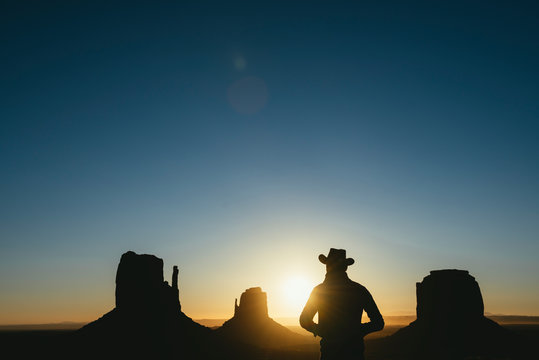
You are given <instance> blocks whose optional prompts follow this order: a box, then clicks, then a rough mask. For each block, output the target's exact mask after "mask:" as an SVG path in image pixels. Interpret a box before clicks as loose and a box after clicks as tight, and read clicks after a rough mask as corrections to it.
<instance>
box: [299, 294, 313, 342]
mask: <svg viewBox="0 0 539 360" xmlns="http://www.w3.org/2000/svg"><path fill="white" fill-rule="evenodd" d="M317 297H318V296H317V294H316V288H315V289H314V290H313V291H312V292H311V296H309V300H307V304H305V307H304V308H303V311H302V312H301V315H300V317H299V324H300V325H301V327H302V328H304V329H305V330H307V331H309V332H312V333H313V334H314V336H317V335H318V324H317V323H315V322H314V321H313V317H314V315H316V313H317V312H318V299H317Z"/></svg>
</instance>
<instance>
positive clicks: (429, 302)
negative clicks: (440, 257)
mask: <svg viewBox="0 0 539 360" xmlns="http://www.w3.org/2000/svg"><path fill="white" fill-rule="evenodd" d="M416 295H417V308H416V311H417V320H415V321H414V322H412V323H410V325H408V326H407V327H405V328H402V329H400V330H399V331H397V332H396V333H395V334H394V335H392V336H390V337H389V338H388V339H386V340H384V341H382V343H383V344H385V345H383V347H384V348H385V349H386V351H389V352H391V351H395V352H397V353H398V354H400V355H399V356H401V358H403V359H416V358H436V359H463V358H466V357H470V356H477V357H481V356H487V357H488V356H490V355H497V356H500V355H504V354H508V353H510V352H511V344H512V338H511V334H510V333H509V331H507V330H506V329H504V328H502V327H501V326H500V325H498V324H497V323H495V322H494V321H492V320H490V319H487V318H486V317H485V316H484V305H483V298H482V295H481V290H480V289H479V284H478V283H477V281H476V280H475V278H474V277H473V276H471V275H470V274H469V273H468V271H465V270H454V269H452V270H436V271H431V272H430V275H428V276H426V277H425V278H424V279H423V281H422V282H420V283H417V284H416Z"/></svg>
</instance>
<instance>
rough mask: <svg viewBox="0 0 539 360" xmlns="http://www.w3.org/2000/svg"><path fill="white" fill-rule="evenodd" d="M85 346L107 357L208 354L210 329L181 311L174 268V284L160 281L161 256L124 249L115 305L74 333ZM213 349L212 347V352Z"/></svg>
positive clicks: (119, 268)
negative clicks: (90, 345)
mask: <svg viewBox="0 0 539 360" xmlns="http://www.w3.org/2000/svg"><path fill="white" fill-rule="evenodd" d="M78 335H79V338H80V339H81V341H83V342H85V344H89V343H91V344H92V348H93V349H94V350H95V351H96V352H98V353H100V354H101V353H102V352H103V351H107V352H108V353H109V354H108V355H109V356H107V357H109V358H112V357H118V358H128V357H129V358H133V357H134V358H142V357H148V358H155V357H158V358H169V357H175V356H191V355H193V356H194V354H196V355H197V356H203V355H207V357H211V356H210V355H211V354H208V351H209V350H208V348H209V347H208V346H207V344H208V342H209V341H213V334H211V330H210V329H208V328H206V327H204V326H202V325H199V324H197V323H195V322H194V321H192V320H191V319H190V318H189V317H188V316H186V315H185V314H184V313H183V312H182V311H181V305H180V299H179V290H178V268H177V266H174V269H173V274H172V286H171V285H169V284H168V282H166V281H164V279H163V260H162V259H160V258H158V257H156V256H154V255H138V254H135V253H134V252H132V251H128V252H126V253H125V254H123V255H122V257H121V259H120V264H119V265H118V270H117V273H116V307H115V308H114V309H113V310H112V311H110V312H109V313H107V314H105V315H104V316H103V317H101V318H100V319H98V320H96V321H93V322H91V323H89V324H87V325H86V326H84V327H83V328H82V329H80V330H79V331H78ZM210 351H211V350H210Z"/></svg>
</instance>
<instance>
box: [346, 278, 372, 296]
mask: <svg viewBox="0 0 539 360" xmlns="http://www.w3.org/2000/svg"><path fill="white" fill-rule="evenodd" d="M350 285H351V286H353V287H354V288H355V289H356V290H357V291H360V292H362V293H366V294H368V293H369V290H367V288H366V287H365V286H363V285H361V284H360V283H358V282H355V281H354V280H350Z"/></svg>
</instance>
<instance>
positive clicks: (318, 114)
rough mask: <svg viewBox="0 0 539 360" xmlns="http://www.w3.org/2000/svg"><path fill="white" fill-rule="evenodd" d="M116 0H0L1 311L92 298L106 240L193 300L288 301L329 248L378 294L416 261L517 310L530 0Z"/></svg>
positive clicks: (112, 256)
mask: <svg viewBox="0 0 539 360" xmlns="http://www.w3.org/2000/svg"><path fill="white" fill-rule="evenodd" d="M130 4H131V5H130V6H125V5H123V6H122V4H110V2H107V3H97V2H91V3H90V2H88V3H87V4H81V3H77V4H71V3H69V2H64V3H48V4H45V3H37V2H36V3H26V2H12V3H4V5H2V7H3V9H2V11H0V14H2V15H0V16H1V21H0V24H1V25H0V27H1V31H0V36H1V37H2V44H3V45H2V47H3V49H2V52H1V54H2V55H1V62H2V67H1V69H0V74H1V83H0V96H1V98H2V106H1V107H0V118H1V119H2V122H1V125H0V161H1V168H2V176H1V177H0V185H1V187H0V199H1V201H0V203H1V206H0V289H1V291H0V323H23V322H27V323H31V322H48V321H62V320H81V321H86V320H92V319H94V318H96V317H97V316H99V315H101V314H102V313H104V312H105V311H107V310H109V309H110V308H112V307H113V304H114V298H113V296H114V274H115V269H116V266H117V262H118V261H119V257H120V255H121V254H122V253H123V252H125V251H127V250H134V251H137V252H144V253H152V254H156V255H158V256H160V257H163V258H164V260H165V264H166V267H167V268H166V271H165V272H166V276H169V274H170V272H171V267H172V265H173V264H178V265H179V267H180V286H181V290H180V291H181V293H182V294H181V296H182V304H183V308H184V310H185V312H186V313H187V314H188V315H190V316H192V317H195V318H201V317H226V316H230V315H231V314H232V311H233V301H234V298H235V297H239V295H240V293H241V292H242V291H243V290H244V289H245V288H248V287H251V286H262V287H263V289H264V290H266V291H267V292H268V297H269V306H270V309H269V310H270V315H272V316H277V317H278V316H296V315H298V311H299V310H301V307H300V305H298V304H290V303H288V302H287V301H285V297H284V296H283V294H282V291H281V290H282V284H283V282H286V279H287V278H289V277H290V276H298V277H302V278H304V279H306V281H308V282H309V283H310V284H312V285H314V284H316V283H317V282H319V281H321V280H322V277H323V272H324V269H323V267H322V265H321V264H319V263H318V261H317V256H318V254H319V253H321V252H324V253H327V251H328V249H329V248H330V247H343V248H346V249H347V250H348V253H349V256H352V257H354V258H355V259H356V265H354V266H353V267H351V268H350V274H351V277H352V278H354V279H355V280H357V281H359V282H361V283H363V284H364V285H366V286H367V287H368V288H369V289H370V290H371V292H372V293H373V295H374V297H375V299H376V301H377V302H378V304H379V306H380V308H381V310H382V312H383V313H385V314H388V315H390V314H400V313H413V312H414V310H415V282H416V281H420V280H421V279H422V278H423V277H424V276H426V275H427V274H428V271H429V270H432V269H439V268H461V269H468V270H469V271H470V272H471V273H472V275H474V276H475V277H476V278H477V280H478V281H479V284H480V286H481V288H482V291H483V296H484V298H485V305H486V311H489V312H493V313H511V314H533V315H539V280H538V275H537V274H539V262H538V261H537V258H538V256H539V239H538V235H539V186H538V184H539V167H538V164H539V162H538V159H539V142H538V130H539V124H538V118H539V108H538V106H537V104H538V103H539V102H538V100H539V98H538V96H539V70H538V68H537V64H538V63H539V47H538V46H537V44H539V23H538V22H537V21H536V20H537V15H538V10H539V9H538V6H537V5H536V4H534V3H533V2H530V3H526V2H520V3H519V4H514V3H510V2H504V3H502V2H476V1H468V2H455V1H447V2H436V4H434V3H433V2H431V1H426V2H412V3H408V4H406V5H405V4H403V3H402V2H400V4H399V2H397V3H393V2H386V3H383V4H382V3H381V2H374V1H373V2H363V3H360V4H356V5H355V6H351V5H350V4H347V3H344V2H343V3H340V2H331V3H330V2H326V3H323V2H311V3H310V4H309V5H308V6H307V5H306V4H307V2H296V3H294V4H291V2H289V1H287V2H268V3H263V2H258V1H257V2H251V4H248V3H247V2H245V3H240V2H237V3H235V2H223V3H221V4H216V3H210V2H198V1H197V2H196V5H186V4H182V2H178V3H177V4H173V3H172V2H160V4H155V3H152V4H149V3H147V4H142V3H137V2H130ZM307 295H308V294H306V295H305V297H306V296H307ZM300 302H301V301H300Z"/></svg>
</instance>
